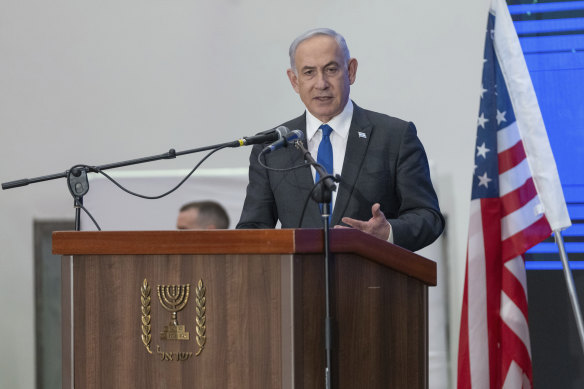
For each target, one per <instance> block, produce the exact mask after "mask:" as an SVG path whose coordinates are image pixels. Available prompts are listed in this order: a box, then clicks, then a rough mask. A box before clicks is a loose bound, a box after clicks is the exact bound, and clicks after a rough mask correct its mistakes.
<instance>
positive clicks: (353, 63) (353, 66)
mask: <svg viewBox="0 0 584 389" xmlns="http://www.w3.org/2000/svg"><path fill="white" fill-rule="evenodd" d="M358 65H359V63H358V62H357V58H351V59H350V60H349V82H350V85H353V83H354V82H355V79H356V78H357V66H358Z"/></svg>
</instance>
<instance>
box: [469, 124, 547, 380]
mask: <svg viewBox="0 0 584 389" xmlns="http://www.w3.org/2000/svg"><path fill="white" fill-rule="evenodd" d="M497 147H498V150H497V151H498V158H499V195H500V197H499V198H494V199H476V200H472V201H471V211H470V225H469V238H468V252H467V273H466V280H465V293H464V299H463V317H462V320H461V338H460V350H459V382H458V386H459V388H473V389H474V388H496V389H499V388H530V387H531V382H532V372H531V348H530V343H529V329H528V325H527V323H528V317H527V284H526V275H525V265H524V260H523V257H522V254H523V253H524V252H525V251H526V250H527V249H528V248H529V247H532V246H533V245H535V244H537V243H539V242H541V241H542V240H544V239H546V238H547V237H549V236H550V234H551V229H550V227H549V224H548V222H547V219H546V217H545V214H543V213H541V212H540V211H541V206H540V201H539V198H538V195H537V191H536V190H535V186H534V183H533V179H532V177H531V173H530V169H529V165H528V161H527V159H526V156H525V150H524V148H523V144H522V141H521V138H520V136H519V131H518V129H517V125H516V123H512V124H511V125H509V126H508V127H506V128H504V129H502V130H500V131H499V133H498V146H497ZM469 301H471V302H472V304H469V303H468V302H469Z"/></svg>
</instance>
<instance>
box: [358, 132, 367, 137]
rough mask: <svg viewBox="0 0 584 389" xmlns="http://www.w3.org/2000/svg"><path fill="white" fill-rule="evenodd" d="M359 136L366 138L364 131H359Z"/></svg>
mask: <svg viewBox="0 0 584 389" xmlns="http://www.w3.org/2000/svg"><path fill="white" fill-rule="evenodd" d="M358 133H359V138H363V139H367V135H365V133H364V132H361V131H359V132H358Z"/></svg>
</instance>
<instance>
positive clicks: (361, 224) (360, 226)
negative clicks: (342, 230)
mask: <svg viewBox="0 0 584 389" xmlns="http://www.w3.org/2000/svg"><path fill="white" fill-rule="evenodd" d="M341 220H342V221H343V223H345V224H348V225H350V226H351V227H353V228H356V229H358V230H363V229H364V228H365V227H366V224H367V223H366V222H364V221H361V220H356V219H351V218H350V217H344V218H343V219H341Z"/></svg>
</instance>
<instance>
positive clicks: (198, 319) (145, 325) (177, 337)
mask: <svg viewBox="0 0 584 389" xmlns="http://www.w3.org/2000/svg"><path fill="white" fill-rule="evenodd" d="M151 292H152V289H151V288H150V285H149V284H148V280H147V279H144V281H143V282H142V286H141V287H140V294H141V297H140V302H141V311H142V315H141V330H142V334H141V339H142V343H143V344H144V347H146V350H147V351H148V353H150V354H153V352H152V322H151V309H152V306H151V304H152V301H151ZM156 292H157V295H158V302H159V303H160V306H161V307H162V308H164V310H166V311H167V312H168V313H169V314H170V320H169V321H168V325H165V326H164V327H163V330H162V331H160V340H162V341H189V340H190V339H191V337H190V333H189V332H188V331H187V328H186V326H185V325H184V324H179V313H181V312H182V311H183V310H184V308H185V307H186V306H187V304H188V302H189V297H190V295H191V285H190V284H183V285H157V286H156ZM194 292H195V293H194V297H195V320H194V322H195V342H196V351H195V352H194V355H195V356H199V355H200V354H201V352H203V349H204V348H205V344H206V342H207V335H206V331H207V327H206V297H205V292H206V288H205V286H204V285H203V280H199V282H198V283H197V285H196V287H195V288H194ZM181 315H182V316H184V315H185V314H183V313H181ZM182 320H183V319H181V321H182ZM186 321H187V322H188V320H186ZM156 353H157V354H158V355H159V356H160V358H161V360H163V361H165V360H166V361H185V360H187V359H189V358H190V357H191V356H192V355H193V352H172V351H171V352H169V351H164V350H162V349H161V346H160V345H157V346H156Z"/></svg>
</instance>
